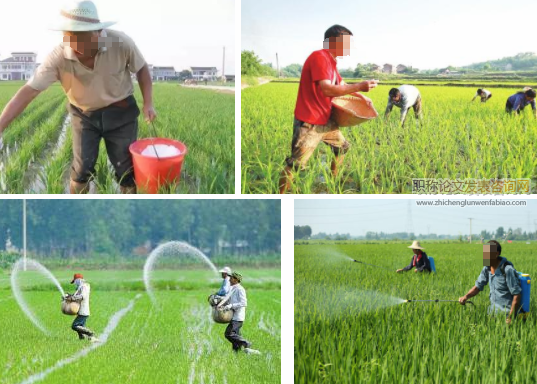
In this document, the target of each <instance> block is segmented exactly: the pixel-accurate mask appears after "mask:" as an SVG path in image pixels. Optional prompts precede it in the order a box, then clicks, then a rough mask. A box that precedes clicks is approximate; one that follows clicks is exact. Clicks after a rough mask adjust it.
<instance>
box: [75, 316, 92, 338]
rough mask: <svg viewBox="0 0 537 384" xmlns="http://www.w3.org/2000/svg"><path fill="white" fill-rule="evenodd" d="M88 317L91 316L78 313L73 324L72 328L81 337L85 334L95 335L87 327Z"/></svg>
mask: <svg viewBox="0 0 537 384" xmlns="http://www.w3.org/2000/svg"><path fill="white" fill-rule="evenodd" d="M88 317H89V316H82V315H78V316H77V317H76V318H75V320H74V321H73V324H72V325H71V329H72V330H73V331H75V332H76V333H78V338H79V339H83V338H84V335H86V336H89V337H91V336H93V332H92V331H91V330H90V329H88V328H86V320H88Z"/></svg>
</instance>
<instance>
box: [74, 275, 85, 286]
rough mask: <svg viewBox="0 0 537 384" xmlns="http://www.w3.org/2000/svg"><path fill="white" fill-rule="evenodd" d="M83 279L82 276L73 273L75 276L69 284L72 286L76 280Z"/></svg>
mask: <svg viewBox="0 0 537 384" xmlns="http://www.w3.org/2000/svg"><path fill="white" fill-rule="evenodd" d="M83 278H84V276H82V274H81V273H75V275H74V276H73V280H71V284H73V283H74V282H75V280H76V279H83Z"/></svg>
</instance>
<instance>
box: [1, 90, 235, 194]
mask: <svg viewBox="0 0 537 384" xmlns="http://www.w3.org/2000/svg"><path fill="white" fill-rule="evenodd" d="M22 85H23V83H21V82H1V83H0V110H2V109H3V108H4V106H5V104H7V103H8V102H9V100H10V98H11V97H12V96H13V95H14V94H15V93H16V92H17V90H18V89H19V88H20V87H21V86H22ZM135 89H136V93H135V97H136V99H137V101H138V104H139V107H140V109H141V107H142V97H141V93H140V91H139V89H138V85H137V84H135ZM153 91H154V94H153V98H154V105H155V110H156V111H157V114H158V117H157V120H156V121H155V128H156V134H157V136H159V137H165V138H171V139H175V140H179V141H182V142H183V143H185V144H186V146H187V148H188V154H187V155H186V157H185V161H184V163H183V168H182V173H181V180H180V182H179V183H177V184H176V185H173V186H170V187H167V188H162V189H161V191H159V193H210V194H216V193H218V194H222V193H234V183H235V152H234V146H235V109H234V108H235V107H234V106H235V98H234V95H232V94H225V93H219V92H214V91H211V90H199V89H189V88H183V87H180V86H179V85H178V84H176V83H157V84H154V89H153ZM66 103H67V99H66V97H65V95H64V93H63V90H62V88H61V87H60V86H59V85H55V86H52V87H51V88H49V89H48V90H47V91H45V92H44V93H42V94H41V95H39V96H38V98H37V99H36V100H34V102H33V103H32V104H30V106H29V107H28V108H27V110H26V111H25V112H24V113H23V115H21V116H20V117H19V118H18V119H16V120H15V121H14V122H13V123H12V124H11V125H10V126H9V127H8V128H7V129H6V130H5V131H4V134H3V140H4V150H3V152H2V154H0V192H2V193H49V194H61V193H66V192H68V182H69V171H70V167H71V159H72V136H71V126H70V119H69V117H68V114H67V109H66ZM153 136H154V134H153V130H152V129H151V127H150V126H149V125H148V124H147V123H145V121H144V118H143V114H141V115H140V118H139V132H138V138H146V137H153ZM118 189H119V187H118V185H117V182H116V180H115V176H114V171H113V168H112V167H111V165H110V163H109V161H108V159H107V156H106V148H105V146H104V142H102V143H101V147H100V151H99V159H98V161H97V166H96V174H95V177H94V180H93V183H92V188H91V191H92V192H93V193H100V194H107V193H118Z"/></svg>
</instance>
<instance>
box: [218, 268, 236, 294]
mask: <svg viewBox="0 0 537 384" xmlns="http://www.w3.org/2000/svg"><path fill="white" fill-rule="evenodd" d="M218 272H220V273H221V274H222V279H224V280H222V285H221V286H220V289H219V290H218V292H216V294H217V295H218V296H226V295H227V294H228V293H229V290H230V288H231V283H230V281H229V280H230V278H231V274H232V272H231V268H229V267H224V268H222V269H221V270H220V271H218Z"/></svg>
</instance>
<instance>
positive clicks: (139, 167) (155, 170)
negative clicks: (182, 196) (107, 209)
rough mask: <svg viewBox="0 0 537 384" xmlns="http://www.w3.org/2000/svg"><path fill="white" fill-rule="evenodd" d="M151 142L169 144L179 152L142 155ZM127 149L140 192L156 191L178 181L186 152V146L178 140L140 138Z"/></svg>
mask: <svg viewBox="0 0 537 384" xmlns="http://www.w3.org/2000/svg"><path fill="white" fill-rule="evenodd" d="M153 144H154V145H158V144H164V145H170V146H172V147H175V148H177V149H178V150H179V152H180V154H179V155H175V156H171V157H162V156H161V157H160V158H157V157H149V156H144V155H142V152H143V151H144V149H146V148H147V147H148V146H150V145H153ZM129 150H130V152H131V155H132V163H133V165H134V178H135V180H136V186H137V187H138V190H140V192H145V193H157V192H158V190H159V188H160V187H163V186H166V185H169V184H173V183H177V182H179V178H180V176H181V167H182V166H183V159H184V157H185V155H186V154H187V148H186V146H185V145H184V144H183V143H181V142H180V141H177V140H170V139H159V138H155V139H142V140H138V141H135V142H134V143H132V144H131V145H130V147H129ZM157 153H158V149H157Z"/></svg>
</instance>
